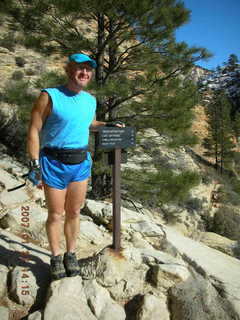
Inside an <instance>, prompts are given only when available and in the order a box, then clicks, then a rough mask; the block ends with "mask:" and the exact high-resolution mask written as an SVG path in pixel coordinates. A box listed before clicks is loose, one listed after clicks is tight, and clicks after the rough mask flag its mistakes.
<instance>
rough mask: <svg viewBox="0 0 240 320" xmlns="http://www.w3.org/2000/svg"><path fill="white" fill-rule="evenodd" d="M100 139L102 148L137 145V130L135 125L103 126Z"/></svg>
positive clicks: (122, 147) (123, 147) (121, 147)
mask: <svg viewBox="0 0 240 320" xmlns="http://www.w3.org/2000/svg"><path fill="white" fill-rule="evenodd" d="M98 139H99V141H98V146H99V147H100V148H102V149H115V148H120V149H126V148H129V147H134V146H135V145H136V131H135V128H133V127H124V128H118V127H101V128H99V136H98Z"/></svg>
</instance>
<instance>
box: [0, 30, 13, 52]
mask: <svg viewBox="0 0 240 320" xmlns="http://www.w3.org/2000/svg"><path fill="white" fill-rule="evenodd" d="M16 44H17V40H16V38H15V35H14V33H13V32H9V33H5V34H4V35H3V38H2V39H0V47H3V48H7V49H8V50H9V51H11V52H14V51H15V46H16Z"/></svg>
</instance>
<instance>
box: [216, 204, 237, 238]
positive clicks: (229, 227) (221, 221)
mask: <svg viewBox="0 0 240 320" xmlns="http://www.w3.org/2000/svg"><path fill="white" fill-rule="evenodd" d="M211 231H212V232H215V233H218V234H220V235H222V236H224V237H227V238H229V239H232V240H238V239H239V234H240V215H239V213H238V212H236V211H235V210H234V209H232V208H230V207H227V206H223V207H221V208H219V210H218V211H217V212H216V213H215V215H214V218H213V221H212V230H211Z"/></svg>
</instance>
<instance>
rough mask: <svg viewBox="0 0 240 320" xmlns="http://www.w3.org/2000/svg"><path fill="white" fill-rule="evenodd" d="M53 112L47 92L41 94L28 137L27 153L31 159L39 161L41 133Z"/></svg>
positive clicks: (33, 113)
mask: <svg viewBox="0 0 240 320" xmlns="http://www.w3.org/2000/svg"><path fill="white" fill-rule="evenodd" d="M50 111H51V100H50V98H49V96H48V94H47V92H41V94H40V96H39V97H38V99H37V101H36V102H35V105H34V107H33V109H32V112H31V120H30V124H29V128H28V135H27V152H28V154H29V157H30V159H39V151H40V139H39V133H40V131H41V129H42V126H43V123H44V121H45V119H46V117H47V116H48V115H49V114H50Z"/></svg>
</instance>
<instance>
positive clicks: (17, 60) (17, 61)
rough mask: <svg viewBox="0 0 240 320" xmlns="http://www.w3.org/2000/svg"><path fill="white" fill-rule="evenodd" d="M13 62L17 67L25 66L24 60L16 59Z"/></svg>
mask: <svg viewBox="0 0 240 320" xmlns="http://www.w3.org/2000/svg"><path fill="white" fill-rule="evenodd" d="M15 61H16V65H17V66H18V67H24V65H25V64H26V60H25V59H24V58H22V57H16V58H15Z"/></svg>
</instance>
